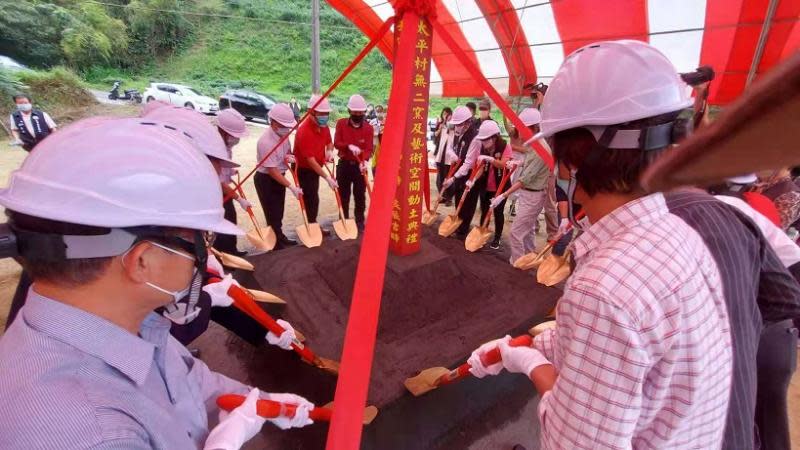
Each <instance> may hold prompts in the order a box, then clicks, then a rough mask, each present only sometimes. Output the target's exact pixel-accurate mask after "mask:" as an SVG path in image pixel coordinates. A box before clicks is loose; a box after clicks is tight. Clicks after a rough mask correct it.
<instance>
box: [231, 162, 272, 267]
mask: <svg viewBox="0 0 800 450" xmlns="http://www.w3.org/2000/svg"><path fill="white" fill-rule="evenodd" d="M236 177H237V185H236V187H237V191H238V192H239V196H241V197H242V198H243V199H245V200H247V197H245V196H244V190H243V189H242V185H241V183H242V181H241V179H239V176H238V175H237V176H236ZM247 215H248V216H250V221H251V222H253V230H252V231H249V232H247V240H248V241H250V243H251V244H253V246H254V247H255V248H257V249H259V250H263V251H266V252H268V251H271V250H272V249H274V248H275V243H276V242H277V238H276V237H275V231H273V230H272V227H264V228H261V227H259V226H258V221H256V216H255V214H253V208H247Z"/></svg>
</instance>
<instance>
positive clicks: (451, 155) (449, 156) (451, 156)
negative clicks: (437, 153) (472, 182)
mask: <svg viewBox="0 0 800 450" xmlns="http://www.w3.org/2000/svg"><path fill="white" fill-rule="evenodd" d="M456 161H458V155H456V152H454V151H453V150H450V149H448V150H447V153H445V155H444V162H445V164H447V165H450V164H454V163H455V162H456Z"/></svg>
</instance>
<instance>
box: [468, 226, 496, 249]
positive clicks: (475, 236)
mask: <svg viewBox="0 0 800 450" xmlns="http://www.w3.org/2000/svg"><path fill="white" fill-rule="evenodd" d="M493 234H494V230H492V229H491V228H489V227H475V228H473V229H472V231H470V232H469V234H468V235H467V238H466V239H465V240H464V248H466V249H467V251H470V252H477V251H478V250H480V249H481V248H483V246H484V245H486V243H487V242H489V239H491V238H492V235H493Z"/></svg>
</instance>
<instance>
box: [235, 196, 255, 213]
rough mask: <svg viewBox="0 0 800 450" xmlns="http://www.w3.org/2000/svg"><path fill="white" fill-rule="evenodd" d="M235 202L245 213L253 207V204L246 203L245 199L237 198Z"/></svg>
mask: <svg viewBox="0 0 800 450" xmlns="http://www.w3.org/2000/svg"><path fill="white" fill-rule="evenodd" d="M236 201H237V202H238V203H239V206H240V207H241V208H242V209H244V210H245V211H247V210H248V209H250V208H252V207H253V204H252V203H250V202H249V201H247V199H246V198H244V197H239V198H237V199H236Z"/></svg>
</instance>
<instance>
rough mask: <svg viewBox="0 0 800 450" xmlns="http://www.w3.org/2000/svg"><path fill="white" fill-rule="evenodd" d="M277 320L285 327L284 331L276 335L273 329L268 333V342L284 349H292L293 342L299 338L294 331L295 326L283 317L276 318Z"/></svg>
mask: <svg viewBox="0 0 800 450" xmlns="http://www.w3.org/2000/svg"><path fill="white" fill-rule="evenodd" d="M276 322H278V325H280V326H281V328H283V333H281V335H280V336H275V334H274V333H273V332H272V331H270V332H269V333H267V342H269V344H270V345H274V346H276V347H280V348H282V349H284V350H291V349H292V342H294V340H295V339H297V335H296V334H295V332H294V328H293V327H292V325H291V324H290V323H289V322H287V321H285V320H283V319H278V320H276Z"/></svg>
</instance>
